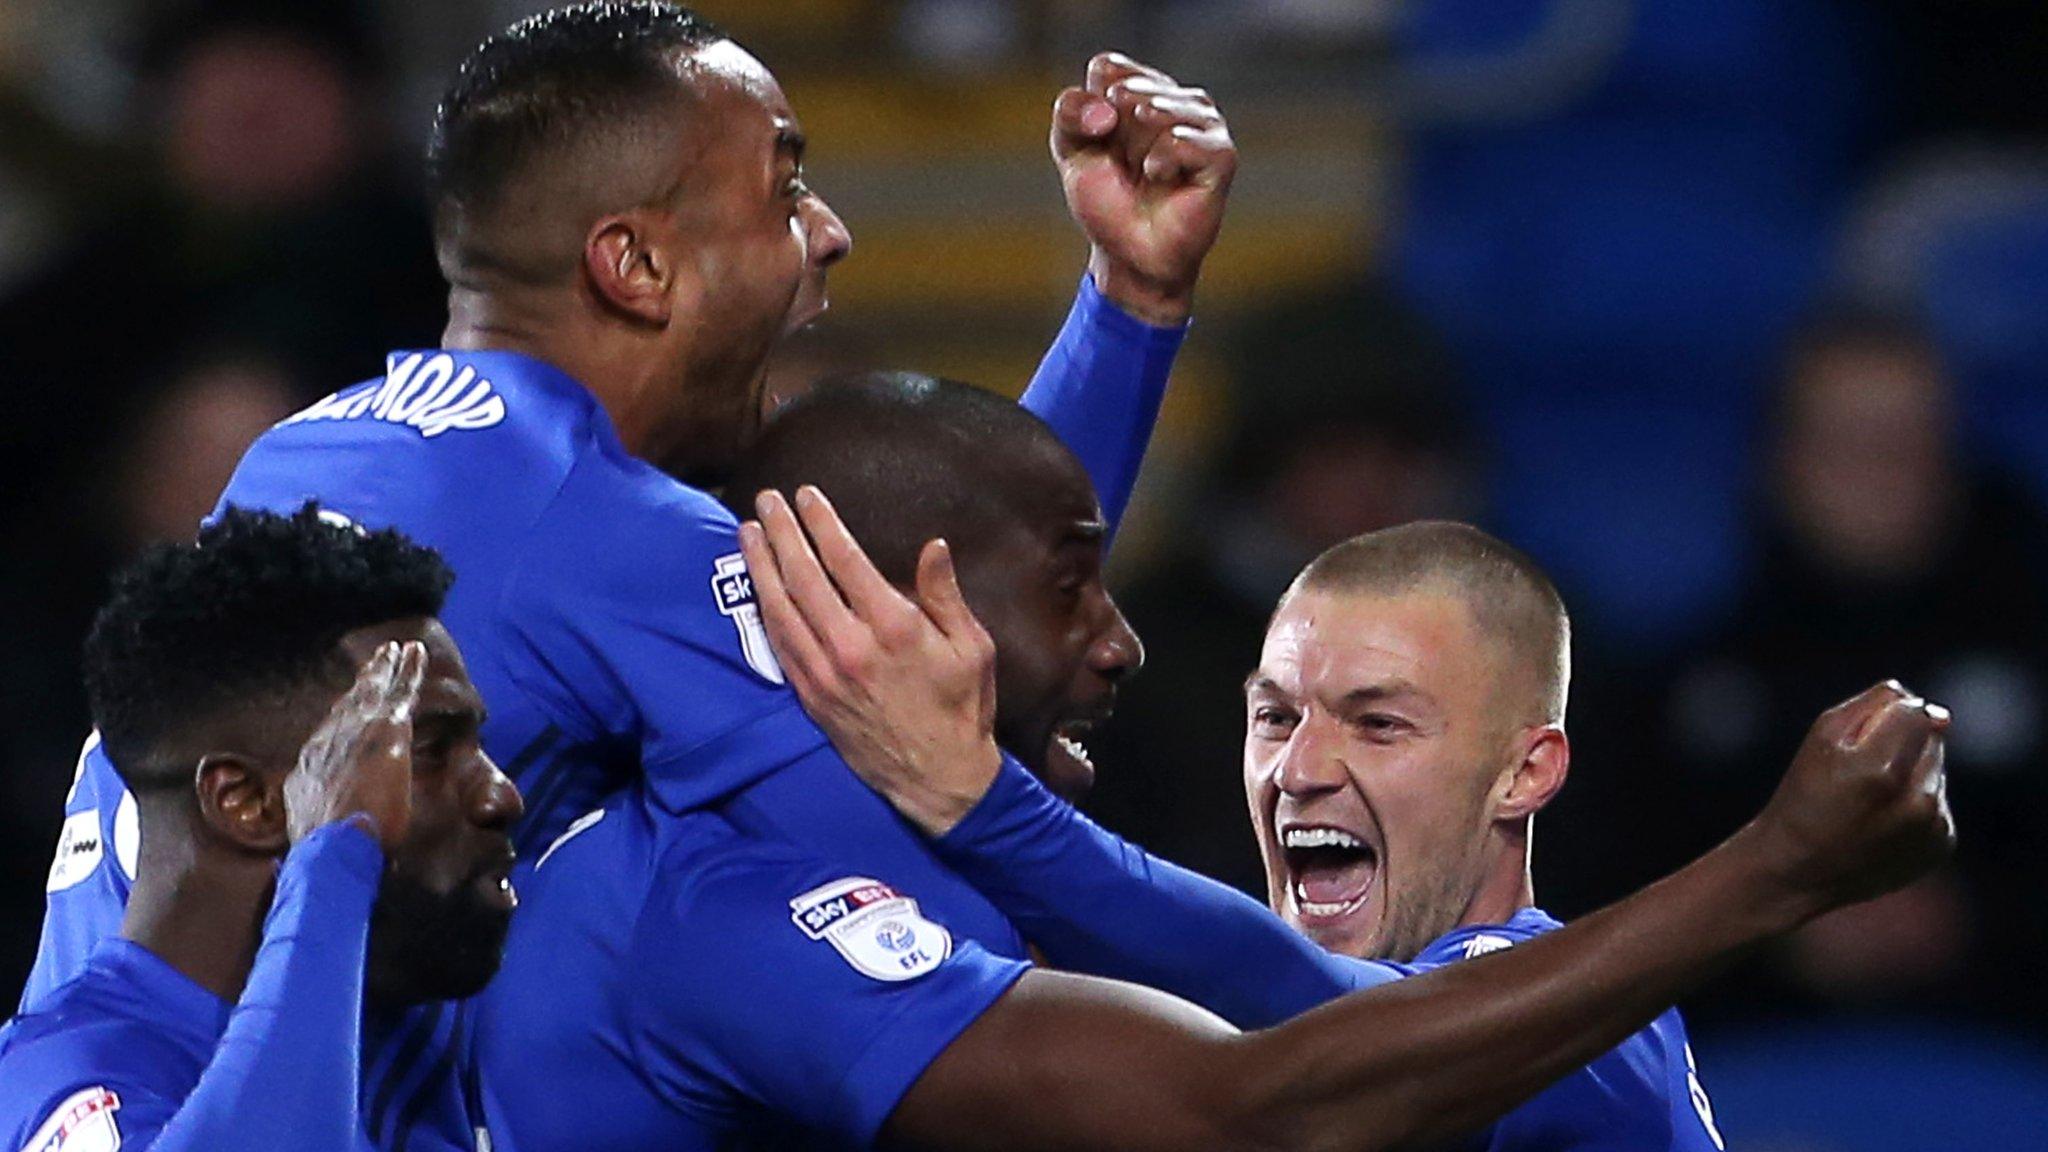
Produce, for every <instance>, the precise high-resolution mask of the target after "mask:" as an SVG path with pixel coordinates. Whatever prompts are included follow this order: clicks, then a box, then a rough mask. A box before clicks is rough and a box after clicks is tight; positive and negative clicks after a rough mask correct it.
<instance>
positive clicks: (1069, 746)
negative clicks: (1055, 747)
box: [1052, 732, 1088, 764]
mask: <svg viewBox="0 0 2048 1152" xmlns="http://www.w3.org/2000/svg"><path fill="white" fill-rule="evenodd" d="M1052 738H1053V739H1054V740H1057V741H1059V745H1060V748H1061V749H1062V750H1064V751H1065V752H1066V754H1067V755H1069V756H1072V757H1073V758H1074V759H1076V760H1079V761H1081V762H1082V763H1084V764H1085V763H1087V762H1088V749H1086V748H1083V747H1082V746H1081V742H1080V741H1079V740H1076V739H1074V738H1073V737H1071V736H1068V735H1066V734H1064V733H1060V732H1055V733H1053V736H1052Z"/></svg>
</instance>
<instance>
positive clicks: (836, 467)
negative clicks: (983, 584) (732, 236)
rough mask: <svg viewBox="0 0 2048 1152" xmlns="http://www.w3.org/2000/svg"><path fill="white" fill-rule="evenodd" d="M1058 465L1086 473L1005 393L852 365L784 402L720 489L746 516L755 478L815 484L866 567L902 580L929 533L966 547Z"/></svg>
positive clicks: (967, 551) (1011, 517) (963, 553)
mask: <svg viewBox="0 0 2048 1152" xmlns="http://www.w3.org/2000/svg"><path fill="white" fill-rule="evenodd" d="M1063 469H1064V470H1069V474H1073V475H1085V472H1084V471H1083V469H1082V468H1081V465H1080V462H1079V461H1078V460H1076V459H1074V456H1073V454H1072V453H1071V452H1070V451H1069V450H1068V449H1067V447H1066V445H1065V444H1063V443H1061V441H1060V438H1059V436H1058V435H1057V434H1056V433H1054V432H1053V430H1052V429H1051V428H1050V427H1048V426H1047V425H1046V423H1045V421H1043V420H1041V419H1039V418H1038V416H1037V415H1035V414H1034V413H1032V412H1031V411H1030V410H1029V409H1027V408H1024V407H1023V406H1022V405H1019V404H1018V403H1017V402H1016V401H1014V400H1011V399H1009V398H1008V397H1006V396H1000V395H997V394H996V393H993V392H986V391H983V390H982V389H980V388H976V387H975V386H973V385H972V384H964V383H961V382H960V381H958V380H948V379H944V378H942V377H937V376H926V375H923V374H921V373H915V372H892V371H866V372H850V373H845V374H842V375H839V376H835V377H832V378H830V379H827V380H824V381H820V382H819V383H818V385H817V386H816V387H815V388H813V389H812V390H811V391H810V392H807V393H805V394H804V395H802V396H800V397H798V398H797V399H795V400H792V401H791V402H789V403H788V404H786V405H784V406H783V407H782V409H781V410H780V411H778V412H777V413H776V414H775V415H774V417H773V418H772V419H770V420H769V421H768V423H767V425H766V426H765V427H764V428H763V429H762V432H761V435H760V437H759V438H758V439H756V440H755V442H754V444H753V445H752V446H751V447H750V448H749V449H748V450H747V453H746V454H745V456H743V457H742V458H741V460H740V463H739V465H738V467H737V468H736V469H735V471H734V473H733V476H732V478H731V479H730V480H729V481H728V482H727V484H726V486H725V493H726V501H727V503H728V505H729V506H730V507H731V508H732V510H733V512H734V514H735V515H737V516H739V517H741V518H742V519H746V518H751V517H752V516H753V515H754V511H753V499H754V494H755V493H757V492H759V491H761V490H762V489H764V488H774V489H777V490H778V491H780V492H782V493H783V494H784V495H785V496H790V495H794V493H795V491H796V489H797V488H799V487H800V486H802V485H805V484H812V485H816V486H817V487H818V488H819V489H821V490H822V491H823V492H824V493H825V495H826V496H827V497H829V498H830V499H831V500H832V503H833V507H834V508H835V509H837V510H838V512H839V514H840V517H841V518H842V519H844V520H845V521H846V526H847V528H848V529H849V530H850V531H851V532H852V533H853V536H854V539H856V540H859V541H860V544H861V548H862V549H863V550H865V551H866V552H867V553H868V556H869V558H870V559H872V560H873V561H874V564H875V567H876V569H877V570H879V571H880V572H881V573H882V575H883V576H884V577H886V578H887V579H889V580H890V581H892V582H894V583H896V584H900V585H907V584H910V583H912V582H913V581H914V580H915V579H916V573H917V558H918V555H919V553H920V552H921V551H922V550H923V547H924V544H925V543H926V542H927V541H929V540H931V539H933V538H934V537H939V536H943V537H945V538H946V540H947V542H948V543H949V544H950V545H951V546H952V547H953V554H954V556H955V558H956V559H962V560H964V559H965V558H966V557H969V556H972V555H974V554H975V553H976V552H977V551H978V549H979V546H980V544H981V541H982V539H983V538H984V537H985V536H986V535H987V534H989V533H992V532H996V531H1000V530H1002V529H1003V528H1004V527H1006V526H1007V525H1009V524H1011V523H1014V522H1015V521H1016V520H1017V519H1018V518H1019V517H1020V516H1022V515H1023V514H1024V510H1025V504H1026V503H1027V502H1028V501H1030V500H1032V499H1034V498H1037V497H1039V496H1040V495H1041V494H1042V493H1044V491H1045V490H1046V487H1047V485H1048V484H1050V483H1052V482H1053V481H1054V480H1055V478H1057V477H1058V476H1059V475H1060V474H1061V470H1063Z"/></svg>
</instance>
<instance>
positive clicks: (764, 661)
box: [711, 552, 782, 684]
mask: <svg viewBox="0 0 2048 1152" xmlns="http://www.w3.org/2000/svg"><path fill="white" fill-rule="evenodd" d="M711 599H712V601H713V602H714V603H716V604H717V605H718V611H719V612H720V614H722V615H723V616H724V617H725V618H726V619H728V620H730V621H732V626H733V627H734V628H735V629H737V630H738V631H739V634H740V654H741V655H742V656H745V657H746V658H747V667H749V668H752V669H753V670H754V671H755V672H757V673H759V674H760V676H761V678H762V679H763V680H766V681H768V682H769V683H771V684H780V683H782V665H781V664H779V663H777V662H776V660H775V651H774V649H772V648H770V647H768V630H767V629H766V628H763V627H762V626H761V609H760V606H759V605H757V604H755V603H754V578H753V577H752V576H750V575H748V574H747V558H746V557H744V556H742V555H740V554H739V553H737V552H734V553H731V554H729V555H726V556H720V557H719V558H718V559H717V560H714V561H712V565H711Z"/></svg>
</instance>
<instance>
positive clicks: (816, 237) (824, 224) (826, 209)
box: [811, 194, 853, 268]
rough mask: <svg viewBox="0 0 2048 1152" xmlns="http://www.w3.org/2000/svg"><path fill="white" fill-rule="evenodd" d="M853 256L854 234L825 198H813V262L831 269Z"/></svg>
mask: <svg viewBox="0 0 2048 1152" xmlns="http://www.w3.org/2000/svg"><path fill="white" fill-rule="evenodd" d="M852 254H853V232H852V230H850V229H848V228H847V226H846V221H844V220H842V219H840V218H839V213H837V212H834V211H833V210H832V206H831V205H830V204H827V203H825V198H824V197H822V196H818V195H816V194H813V195H812V196H811V261H812V263H814V264H816V265H817V266H818V267H820V268H830V267H831V266H832V265H834V264H837V263H839V262H840V261H841V260H844V259H846V258H847V257H848V256H850V255H852Z"/></svg>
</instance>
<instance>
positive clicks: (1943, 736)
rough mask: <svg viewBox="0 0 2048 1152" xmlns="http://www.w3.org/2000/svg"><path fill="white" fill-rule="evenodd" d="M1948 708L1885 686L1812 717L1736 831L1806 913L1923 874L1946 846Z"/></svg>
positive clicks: (1950, 834)
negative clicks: (1779, 773) (1754, 812)
mask: <svg viewBox="0 0 2048 1152" xmlns="http://www.w3.org/2000/svg"><path fill="white" fill-rule="evenodd" d="M1948 726H1949V713H1948V709H1946V708H1943V707H1942V706H1941V705H1939V704H1934V703H1930V702H1929V701H1927V700H1924V699H1922V698H1921V697H1919V696H1917V695H1915V694H1914V693H1912V692H1910V691H1908V690H1907V689H1906V688H1905V687H1904V686H1903V685H1901V684H1899V683H1898V682H1897V681H1895V680H1893V681H1886V682H1885V683H1883V684H1879V685H1876V686H1875V687H1872V688H1870V689H1868V690H1866V691H1865V692H1863V693H1862V694H1860V695H1858V696H1855V697H1852V698H1851V699H1849V700H1847V701H1845V702H1843V703H1841V704H1839V705H1836V706H1835V707H1834V708H1832V709H1829V710H1828V711H1827V712H1824V713H1822V714H1821V717H1820V719H1819V720H1817V721H1815V722H1814V725H1813V728H1812V730H1811V731H1809V732H1808V733H1807V736H1806V741H1805V743H1804V744H1802V745H1801V746H1800V749H1799V753H1798V755H1797V756H1795V757H1794V758H1793V760H1792V767H1791V768H1790V769H1789V770H1787V771H1786V773H1785V778H1784V780H1783V782H1782V783H1780V784H1779V785H1778V790H1777V792H1776V794H1775V795H1773V796H1772V797H1771V801H1770V803H1769V804H1767V805H1765V807H1764V810H1763V812H1762V813H1761V814H1760V815H1759V816H1758V817H1757V819H1756V820H1755V821H1754V822H1753V823H1751V825H1750V826H1749V827H1748V828H1746V829H1745V830H1744V832H1745V833H1746V834H1748V835H1750V836H1751V837H1753V840H1754V843H1755V844H1756V846H1757V847H1758V849H1759V850H1760V851H1762V852H1763V853H1764V854H1765V861H1766V866H1767V868H1768V869H1769V872H1770V874H1771V875H1773V876H1776V877H1779V878H1781V880H1782V881H1783V883H1784V884H1786V886H1787V887H1788V889H1789V892H1790V894H1792V895H1793V896H1794V897H1795V898H1798V899H1800V900H1801V901H1803V902H1804V903H1803V904H1802V907H1807V908H1809V909H1810V911H1811V912H1812V913H1813V914H1818V913H1819V912H1824V911H1827V910H1829V909H1831V908H1836V907H1840V906H1842V905H1845V904H1853V903H1856V902H1857V901H1861V900H1868V899H1870V898H1871V897H1874V896H1879V895H1882V894H1884V893H1886V892H1890V891H1892V890H1894V889H1896V888H1900V887H1903V886H1904V885H1906V884H1908V883H1910V882H1911V881H1913V880H1916V879H1918V878H1919V877H1921V876H1924V875H1926V874H1927V873H1928V872H1930V871H1932V870H1933V869H1934V868H1935V867H1936V866H1938V865H1940V864H1941V863H1942V862H1943V861H1945V860H1947V859H1948V857H1949V854H1950V853H1951V852H1952V851H1954V849H1955V839H1956V831H1955V820H1954V818H1953V817H1952V816H1951V815H1950V813H1949V806H1948V776H1947V772H1946V769H1945V759H1944V758H1945V755H1946V751H1945V749H1946V744H1947V732H1948Z"/></svg>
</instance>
